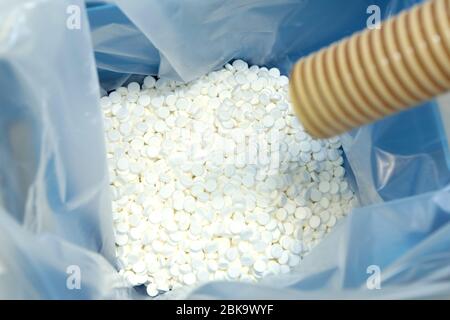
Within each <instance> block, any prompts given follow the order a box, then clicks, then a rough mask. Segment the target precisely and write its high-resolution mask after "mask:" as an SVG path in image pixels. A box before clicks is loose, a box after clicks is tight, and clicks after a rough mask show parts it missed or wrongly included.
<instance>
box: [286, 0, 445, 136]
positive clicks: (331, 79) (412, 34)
mask: <svg viewBox="0 0 450 320" xmlns="http://www.w3.org/2000/svg"><path fill="white" fill-rule="evenodd" d="M449 89H450V0H430V1H427V2H425V3H423V4H421V5H418V6H415V7H413V8H412V9H411V10H409V11H405V12H403V13H401V14H400V15H398V16H396V17H394V18H391V19H389V20H387V21H386V22H384V23H383V24H382V25H381V28H380V29H373V30H368V29H367V30H365V31H362V32H359V33H356V34H354V35H353V36H351V37H350V38H347V39H344V40H342V41H340V42H338V43H336V44H333V45H331V46H330V47H328V48H324V49H322V50H320V51H319V52H317V53H314V54H312V55H310V56H308V57H306V58H303V59H301V60H299V61H298V62H297V63H296V65H295V66H294V69H293V70H292V74H291V80H290V94H291V99H292V104H293V107H294V110H295V113H296V114H297V116H298V117H299V119H300V121H301V123H302V124H303V126H304V127H305V130H306V131H308V132H309V133H310V134H311V135H313V136H315V137H318V138H328V137H331V136H335V135H338V134H341V133H343V132H346V131H348V130H350V129H353V128H356V127H358V126H361V125H364V124H367V123H370V122H373V121H375V120H377V119H381V118H383V117H385V116H388V115H390V114H393V113H396V112H398V111H400V110H403V109H406V108H410V107H412V106H415V105H417V104H419V103H420V102H424V101H426V100H429V99H431V98H433V97H435V96H437V95H439V94H441V93H443V92H445V91H447V90H449Z"/></svg>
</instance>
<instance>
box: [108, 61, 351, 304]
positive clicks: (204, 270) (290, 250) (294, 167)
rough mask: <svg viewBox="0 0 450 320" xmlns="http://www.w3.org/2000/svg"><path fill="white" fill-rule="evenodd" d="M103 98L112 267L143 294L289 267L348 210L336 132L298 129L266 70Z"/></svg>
mask: <svg viewBox="0 0 450 320" xmlns="http://www.w3.org/2000/svg"><path fill="white" fill-rule="evenodd" d="M101 105H102V108H103V111H104V116H105V121H104V125H105V131H106V132H105V134H106V139H107V152H108V161H109V169H110V170H109V173H110V179H111V189H112V195H113V219H114V226H115V236H116V245H117V257H118V261H119V264H120V267H121V271H120V272H121V273H122V274H123V275H124V276H125V277H126V279H128V281H129V282H130V283H131V284H132V285H141V284H145V285H146V287H147V293H148V294H149V295H150V296H156V295H158V294H160V293H163V292H166V291H168V290H172V289H176V288H178V287H181V286H184V285H187V286H190V285H194V284H198V283H202V282H206V281H211V280H224V279H227V280H239V281H256V280H258V279H260V278H262V277H264V276H266V275H269V274H280V273H287V272H289V271H290V270H292V268H295V267H296V266H297V265H298V264H299V262H300V260H301V258H302V257H303V256H304V255H306V254H307V253H308V252H309V251H310V250H311V249H312V248H313V247H314V246H315V245H316V244H317V243H318V242H319V241H320V240H321V239H322V237H323V236H324V235H325V234H326V233H327V232H328V231H329V230H330V228H332V227H333V226H334V225H335V224H336V221H337V220H338V219H339V218H341V217H343V216H344V215H345V214H346V213H347V212H348V211H349V210H350V209H351V207H352V206H353V205H354V202H355V197H354V194H353V192H352V191H351V190H350V188H349V186H348V183H347V182H346V181H345V178H344V174H345V171H344V168H343V167H342V164H343V159H342V157H341V150H340V146H341V145H340V141H339V139H338V138H333V139H329V140H322V141H319V140H312V139H311V137H310V136H309V135H308V134H306V133H305V132H304V130H303V128H302V126H301V125H300V124H299V123H298V121H297V119H296V118H295V116H294V115H293V113H292V111H291V108H290V105H289V98H288V78H287V77H285V76H281V75H280V72H279V70H278V69H276V68H272V69H270V70H268V69H267V68H264V67H263V68H259V67H257V66H251V67H250V68H249V67H248V65H247V63H245V62H244V61H241V60H237V61H235V62H233V63H232V64H227V65H226V66H225V68H224V69H222V70H219V71H215V72H212V73H210V74H208V75H205V76H203V77H202V78H200V79H198V80H196V81H193V82H191V83H188V84H179V83H175V82H172V81H162V80H158V81H156V80H155V79H154V78H152V77H147V78H145V80H144V83H143V86H142V88H141V86H140V85H139V84H137V83H130V84H129V85H128V87H126V88H125V87H121V88H118V89H117V90H116V91H114V92H111V93H110V94H109V96H105V97H103V98H102V99H101Z"/></svg>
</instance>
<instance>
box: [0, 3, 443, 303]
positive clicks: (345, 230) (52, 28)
mask: <svg viewBox="0 0 450 320" xmlns="http://www.w3.org/2000/svg"><path fill="white" fill-rule="evenodd" d="M117 2H118V4H119V6H120V8H121V9H122V10H123V12H124V13H125V14H126V15H127V17H128V18H127V19H126V20H121V19H124V17H123V15H122V18H117V16H116V15H115V14H111V12H116V13H119V14H120V12H119V11H117V8H115V7H111V6H110V5H107V6H105V7H104V6H95V7H92V8H91V9H89V15H90V21H91V23H92V24H94V26H93V31H92V42H93V44H94V51H95V54H96V60H97V64H98V71H99V75H100V85H101V86H102V87H103V88H104V89H106V90H109V89H113V88H115V87H117V86H119V85H121V84H122V83H124V82H125V81H127V80H128V81H129V79H130V76H131V75H136V74H137V75H142V74H146V73H149V74H157V73H158V74H159V75H160V76H162V77H170V78H175V79H182V80H190V79H193V78H195V77H197V76H199V75H201V74H203V73H205V72H209V71H211V70H213V69H216V68H219V67H221V66H222V65H223V64H224V63H226V62H227V61H228V60H231V59H234V58H243V59H245V60H248V61H249V62H251V63H254V64H259V65H267V66H277V67H279V68H281V69H282V70H283V72H284V73H287V71H288V70H289V68H290V66H291V65H292V63H293V62H294V61H295V60H296V59H297V58H298V57H300V56H303V55H305V54H307V53H309V52H311V51H313V50H316V49H319V48H320V47H321V46H323V45H326V44H328V43H331V42H332V41H335V40H338V39H339V38H341V37H342V36H345V35H348V34H350V33H352V32H353V31H355V30H358V29H361V28H363V27H364V26H365V22H366V19H367V14H366V9H367V7H368V5H369V4H370V5H372V4H376V5H379V7H380V9H381V13H382V16H383V17H387V16H389V15H391V14H393V13H395V12H397V11H398V10H400V9H402V8H404V7H407V6H409V5H411V4H412V3H414V2H416V1H407V0H405V1H401V0H392V1H388V0H386V1H360V0H349V1H348V2H346V3H345V4H342V3H340V2H337V1H332V0H329V1H326V0H320V1H294V0H279V1H271V0H263V1H261V0H258V1H253V0H246V1H227V2H223V1H208V2H207V3H205V2H201V1H193V0H189V1H175V0H170V1H164V2H161V1H146V0H139V1H132V0H127V1H117ZM31 4H33V5H31ZM73 4H75V5H78V6H80V7H81V9H82V5H83V3H82V2H81V1H73V0H71V1H70V2H69V1H68V0H67V1H61V0H46V1H34V0H20V1H17V0H8V1H2V2H1V3H0V71H1V72H0V84H1V86H0V88H2V89H0V90H2V93H1V94H0V105H2V107H3V112H2V113H0V130H1V132H0V240H2V242H1V245H0V248H1V250H0V297H1V298H15V297H19V298H25V297H26V298H117V297H122V298H124V297H126V298H140V297H143V296H142V295H139V294H137V293H136V291H134V290H133V289H132V288H129V287H127V286H126V285H125V284H124V283H123V282H122V281H121V280H120V277H119V276H118V274H117V271H116V269H115V268H114V265H115V259H114V251H113V250H114V239H113V230H112V223H111V214H110V199H109V195H108V178H107V169H106V159H105V150H104V149H105V148H104V138H103V130H102V115H101V111H100V107H99V103H98V98H99V94H98V93H99V86H98V80H97V77H96V75H95V65H94V60H93V54H92V48H91V42H90V39H89V29H88V28H87V23H86V21H87V20H86V17H85V11H84V10H81V13H82V15H83V19H82V25H84V26H85V27H82V28H81V29H79V30H69V29H67V28H65V23H66V16H64V15H62V14H60V13H61V12H66V8H67V6H68V5H73ZM52 12H53V13H55V14H51V13H52ZM56 12H58V13H57V14H56ZM11 21H14V24H12V23H11ZM5 30H6V31H5ZM141 31H142V33H140V32H141ZM440 126H441V123H440V119H439V114H438V110H437V108H436V106H435V105H434V103H430V104H427V105H425V106H423V107H420V108H417V109H414V110H411V111H408V112H406V113H402V114H399V115H396V116H394V117H391V118H389V119H386V120H383V121H381V122H379V123H376V124H373V125H371V126H367V127H364V128H360V129H358V130H356V131H355V132H352V133H350V134H347V135H345V136H344V137H343V146H344V150H345V152H346V160H347V161H346V166H347V168H348V169H349V170H348V171H349V175H350V178H351V179H352V182H353V185H354V187H355V189H356V191H357V192H358V195H359V197H360V200H361V202H362V204H363V207H361V208H359V209H356V210H354V211H353V212H352V213H351V214H350V215H349V217H348V218H347V219H345V220H343V221H341V223H340V224H339V225H338V226H337V227H336V228H335V229H334V230H333V231H332V233H331V234H329V235H328V236H327V237H326V238H325V239H324V240H323V242H322V243H321V244H319V246H318V247H316V248H315V249H314V250H313V252H312V253H311V254H310V255H309V256H307V257H306V258H305V259H304V260H303V261H302V264H301V265H300V266H299V267H298V269H297V270H295V272H293V273H292V274H290V275H285V276H283V277H277V278H267V279H265V280H264V281H263V282H262V283H261V284H258V285H250V284H244V283H211V284H207V285H205V286H203V287H201V288H198V289H197V290H195V291H194V292H193V293H189V290H187V291H176V292H174V293H173V294H171V295H168V296H167V297H176V298H181V297H186V296H189V297H196V298H204V297H208V298H252V299H253V298H262V297H264V298H277V299H281V298H355V297H356V298H417V297H422V298H423V297H446V296H447V297H448V295H449V293H450V292H449V291H450V283H449V282H450V279H449V278H448V273H449V268H448V265H449V262H450V257H449V255H448V252H449V248H450V237H449V235H450V232H449V231H450V230H449V228H450V224H449V214H450V200H449V199H450V197H449V195H448V193H449V189H443V188H444V186H445V185H447V184H448V182H449V179H450V173H449V170H448V168H447V167H446V161H445V160H446V159H445V150H446V148H445V147H444V145H445V144H446V143H447V142H446V140H445V138H444V137H443V135H442V128H440ZM424 192H427V193H424ZM336 244H337V245H336ZM72 266H75V267H77V266H78V267H79V270H80V271H81V272H80V274H81V278H80V279H81V287H80V289H73V288H72V289H70V288H69V287H68V285H67V281H68V279H70V276H71V274H70V272H69V271H70V270H71V269H70V267H72ZM371 266H375V267H378V268H379V269H380V271H381V288H382V290H376V289H375V290H369V287H370V286H368V283H367V281H368V279H369V278H370V276H371V274H369V273H368V271H371V270H372V269H368V268H369V267H371ZM68 268H69V269H68Z"/></svg>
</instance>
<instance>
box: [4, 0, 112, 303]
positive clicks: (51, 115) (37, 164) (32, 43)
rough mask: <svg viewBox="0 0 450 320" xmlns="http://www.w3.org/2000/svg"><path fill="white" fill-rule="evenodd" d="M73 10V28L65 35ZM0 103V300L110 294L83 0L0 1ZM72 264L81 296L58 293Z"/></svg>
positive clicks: (94, 86) (100, 140) (98, 125)
mask: <svg viewBox="0 0 450 320" xmlns="http://www.w3.org/2000/svg"><path fill="white" fill-rule="evenodd" d="M77 12H79V13H80V20H79V21H80V24H79V26H80V28H79V29H77V28H76V26H77V21H76V20H74V25H73V26H75V28H74V29H70V28H69V27H67V24H66V23H67V19H68V18H70V15H71V14H74V15H77ZM74 18H75V19H76V16H74ZM0 106H1V108H2V112H0V238H1V244H0V298H24V297H27V298H99V297H103V296H104V294H107V295H108V296H111V295H112V292H111V290H109V292H107V291H108V290H107V288H110V287H111V285H110V284H111V283H112V282H110V280H109V279H110V278H114V275H115V273H114V272H112V271H113V270H114V267H113V265H114V263H115V252H114V235H113V230H112V218H111V202H110V196H109V188H108V185H109V181H108V174H107V169H106V158H105V152H106V151H105V147H104V136H103V129H102V127H103V125H102V123H103V122H102V113H101V110H100V108H99V85H98V77H97V74H96V70H95V63H94V57H93V53H92V46H91V42H90V34H89V26H88V23H87V19H86V11H85V10H84V3H83V1H61V0H57V1H50V0H48V1H32V0H20V1H17V0H4V1H1V2H0ZM72 265H76V266H79V267H80V268H81V273H82V278H81V281H82V288H84V289H83V290H68V288H67V287H66V278H67V277H68V274H67V273H66V272H67V268H68V267H69V266H72ZM105 270H108V272H105ZM116 277H117V275H116Z"/></svg>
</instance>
